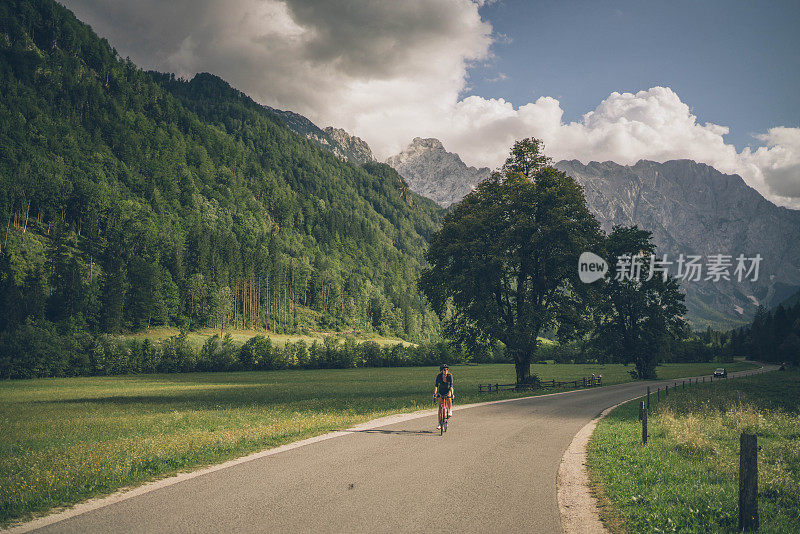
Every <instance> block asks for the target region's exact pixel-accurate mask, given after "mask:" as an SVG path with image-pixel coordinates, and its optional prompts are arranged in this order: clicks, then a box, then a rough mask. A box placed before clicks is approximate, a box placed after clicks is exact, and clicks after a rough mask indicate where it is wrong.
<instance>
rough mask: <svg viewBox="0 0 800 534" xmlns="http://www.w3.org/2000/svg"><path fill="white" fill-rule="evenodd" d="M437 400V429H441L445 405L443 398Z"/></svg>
mask: <svg viewBox="0 0 800 534" xmlns="http://www.w3.org/2000/svg"><path fill="white" fill-rule="evenodd" d="M438 400H439V427H441V426H442V421H444V410H445V409H446V408H445V403H444V397H442V396H438ZM437 428H438V427H437Z"/></svg>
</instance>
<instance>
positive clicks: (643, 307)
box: [595, 226, 686, 378]
mask: <svg viewBox="0 0 800 534" xmlns="http://www.w3.org/2000/svg"><path fill="white" fill-rule="evenodd" d="M650 239H651V233H650V232H648V231H646V230H640V229H639V228H637V227H636V226H632V227H625V226H616V227H614V229H613V230H612V232H611V234H609V236H608V237H607V238H606V242H605V251H606V259H607V261H608V262H609V264H610V265H611V266H612V271H616V273H615V274H614V273H612V275H610V276H607V277H606V278H605V279H604V280H603V281H602V282H601V285H600V287H599V288H598V289H599V290H600V293H601V298H600V299H598V307H597V309H596V315H595V317H596V320H597V328H596V330H595V334H596V336H597V341H598V342H599V343H600V345H601V346H602V347H603V348H604V349H605V350H606V351H608V352H609V353H610V354H611V356H612V358H613V359H614V360H615V361H618V362H622V363H625V364H628V363H635V364H636V372H637V374H638V376H639V378H655V368H656V366H657V365H658V363H659V362H660V361H661V357H662V356H663V351H664V350H665V347H667V346H669V345H668V343H665V341H666V339H667V337H668V336H671V335H678V334H679V332H680V331H682V330H683V328H684V327H685V322H684V320H683V318H682V316H683V314H685V313H686V306H684V304H683V294H682V293H681V292H680V291H679V289H678V283H677V281H676V280H675V279H674V278H672V277H671V276H668V275H667V274H666V273H665V272H664V271H663V269H666V268H667V267H668V265H667V264H666V263H661V264H658V263H651V257H653V255H654V254H655V245H654V244H653V243H652V242H651V240H650ZM656 259H659V260H660V259H661V258H658V257H656ZM665 261H666V260H665ZM614 267H616V269H615V268H614Z"/></svg>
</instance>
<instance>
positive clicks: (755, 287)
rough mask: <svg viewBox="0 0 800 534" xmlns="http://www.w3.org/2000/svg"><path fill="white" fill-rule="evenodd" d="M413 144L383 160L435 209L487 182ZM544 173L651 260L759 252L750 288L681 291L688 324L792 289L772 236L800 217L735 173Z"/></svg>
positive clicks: (648, 165) (569, 165)
mask: <svg viewBox="0 0 800 534" xmlns="http://www.w3.org/2000/svg"><path fill="white" fill-rule="evenodd" d="M420 141H422V140H420V139H419V138H417V139H416V140H415V141H413V142H412V144H411V145H409V148H408V149H406V150H405V151H404V152H402V153H401V154H398V155H397V156H393V157H391V158H389V159H388V160H387V162H388V163H390V164H393V163H394V164H395V165H396V168H397V170H398V172H399V173H400V174H401V175H403V177H404V178H405V179H406V181H407V182H408V183H409V186H410V187H411V188H412V189H413V190H415V191H416V192H418V193H420V194H422V195H423V196H428V197H429V198H432V199H433V200H435V201H437V203H438V204H440V205H447V206H449V205H451V204H452V203H454V202H457V201H459V200H460V199H461V198H462V197H463V196H464V195H466V194H467V193H469V191H471V190H472V188H474V187H475V186H476V185H477V184H478V183H479V182H480V181H481V180H482V179H485V178H486V177H488V176H489V174H490V171H489V169H488V168H484V169H480V171H481V172H480V173H472V174H466V173H463V172H461V169H462V167H460V166H457V167H454V166H453V164H452V162H453V161H458V162H461V159H460V157H458V155H457V154H454V153H449V152H446V150H445V149H444V147H443V145H442V144H441V142H439V141H438V140H436V139H427V140H424V142H420ZM431 154H433V155H434V157H432V156H431ZM401 155H402V156H403V157H400V156H401ZM461 165H463V166H464V167H466V165H465V164H463V162H461ZM553 165H554V167H556V168H557V169H559V170H562V171H564V172H566V173H567V174H569V175H571V176H572V177H573V178H575V179H576V181H578V183H580V184H581V186H583V188H584V192H585V195H586V200H587V204H588V206H589V208H590V209H591V210H592V212H593V213H594V214H595V216H596V217H597V218H598V220H599V222H600V223H601V225H602V227H603V229H604V230H605V231H606V232H609V231H611V229H612V228H613V226H614V225H617V224H619V225H632V224H636V225H638V226H639V227H640V228H643V229H647V230H649V231H651V232H653V239H654V242H655V243H656V245H657V246H658V247H659V251H660V253H666V254H668V255H672V256H673V257H674V255H675V254H685V255H689V254H702V255H704V256H708V255H711V254H733V255H734V256H735V255H737V254H739V253H743V254H746V255H752V254H756V253H763V254H762V255H763V256H764V260H763V263H762V269H764V272H762V274H761V276H762V278H761V279H760V281H759V282H757V283H753V284H738V285H737V284H733V283H729V282H724V281H723V282H722V283H718V284H712V283H710V282H705V281H700V282H697V283H695V282H688V283H684V286H685V289H686V293H687V304H688V307H689V314H688V318H689V320H690V322H692V323H693V324H695V325H696V326H704V325H707V324H711V325H713V326H717V327H727V326H735V325H738V324H743V323H744V322H746V321H747V320H748V318H749V317H751V316H752V314H753V313H754V312H755V309H756V307H757V304H758V303H765V304H766V305H769V304H775V303H777V302H779V301H780V300H782V299H784V298H786V297H788V296H789V295H791V294H792V292H793V291H794V290H796V288H797V287H798V286H800V269H798V268H797V267H796V266H798V265H800V253H798V252H796V251H795V250H794V249H793V248H792V247H791V240H790V239H787V238H786V237H784V238H783V239H782V240H775V239H774V238H773V236H775V235H778V236H797V237H798V238H800V211H796V210H791V209H789V208H786V207H782V206H776V205H775V204H773V203H772V202H770V201H769V200H767V199H765V198H764V197H763V196H761V194H760V193H758V191H756V190H755V189H753V188H752V187H750V186H748V185H747V184H746V182H745V181H744V180H743V179H742V177H741V176H739V175H735V174H734V175H728V174H724V173H721V172H719V171H717V170H716V169H714V168H713V167H712V166H710V165H707V164H705V163H697V162H694V161H692V160H689V159H679V160H669V161H666V162H655V161H650V160H646V159H641V160H639V161H638V162H636V163H635V164H633V165H622V164H619V163H616V162H613V161H605V162H598V161H591V162H589V163H586V164H584V163H582V162H581V161H579V160H576V159H574V160H562V161H559V162H557V163H554V164H553ZM473 169H474V168H473Z"/></svg>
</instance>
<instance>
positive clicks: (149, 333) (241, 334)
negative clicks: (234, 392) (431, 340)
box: [118, 326, 413, 350]
mask: <svg viewBox="0 0 800 534" xmlns="http://www.w3.org/2000/svg"><path fill="white" fill-rule="evenodd" d="M179 333H180V331H179V330H178V329H177V328H173V327H169V326H162V327H156V328H151V329H150V330H146V331H144V332H137V333H135V334H125V335H121V336H118V337H119V338H120V339H136V340H139V341H141V340H143V339H149V340H150V341H163V340H165V339H167V338H168V337H172V336H177V335H178V334H179ZM219 333H220V331H219V330H215V329H212V328H202V329H200V330H193V331H191V332H188V335H187V339H188V340H189V343H190V344H191V345H192V347H194V348H195V349H196V350H200V348H201V347H202V346H203V343H205V342H206V340H208V338H210V337H211V336H213V335H215V334H219ZM224 333H226V334H230V335H231V337H232V338H233V341H234V342H235V343H236V344H237V345H244V344H245V342H247V340H248V339H250V338H251V337H253V336H264V337H268V338H270V339H271V340H272V343H273V344H275V345H277V346H280V347H282V346H284V345H285V344H286V342H287V341H290V342H292V343H296V342H298V341H305V342H306V343H308V344H309V345H311V343H313V342H314V341H317V342H319V343H322V341H323V340H324V339H325V338H326V337H328V336H335V337H337V338H338V339H341V340H342V341H344V338H345V334H342V333H340V332H309V333H308V334H276V333H275V332H265V331H263V330H258V331H257V330H232V329H226V330H225V331H224ZM348 335H350V336H352V337H353V338H354V339H355V340H356V341H357V342H359V343H361V342H364V341H374V342H375V343H377V344H378V345H380V346H385V345H396V344H398V343H400V344H402V345H406V346H408V345H413V343H410V342H408V341H404V340H402V339H397V338H391V337H383V336H380V335H378V334H370V333H364V332H352V333H350V334H348Z"/></svg>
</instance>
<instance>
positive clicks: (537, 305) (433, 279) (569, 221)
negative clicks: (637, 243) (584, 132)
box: [420, 139, 601, 385]
mask: <svg viewBox="0 0 800 534" xmlns="http://www.w3.org/2000/svg"><path fill="white" fill-rule="evenodd" d="M548 163H549V160H548V158H546V157H545V156H544V155H543V154H542V143H541V141H539V140H537V139H525V140H522V141H518V142H517V143H515V144H514V147H513V148H512V150H511V155H510V157H509V158H508V160H507V161H506V163H505V165H504V166H503V168H502V169H501V171H499V172H495V173H493V174H492V176H491V177H490V178H488V179H487V180H485V181H484V182H482V183H481V184H479V185H478V186H477V188H476V189H475V190H474V191H472V192H471V193H470V194H469V195H467V196H466V197H464V199H463V200H462V201H461V202H460V203H459V204H458V205H457V206H456V207H455V209H454V210H453V211H452V212H451V213H449V214H448V215H447V216H446V217H445V219H444V222H443V226H442V228H441V230H439V231H438V232H437V233H436V234H434V235H433V237H432V239H431V242H430V248H429V250H428V253H427V260H428V263H429V265H430V267H429V268H427V269H426V270H425V271H424V272H423V274H422V277H421V280H420V285H421V287H422V289H423V291H424V292H425V294H426V295H427V296H428V298H429V300H430V301H431V303H432V304H433V306H434V308H435V309H436V310H437V312H438V313H439V314H440V315H442V316H444V317H445V318H446V320H445V329H446V334H447V335H448V336H449V337H450V338H451V339H454V340H458V341H461V342H466V343H468V344H470V345H474V344H476V343H480V342H484V343H485V342H492V341H498V340H499V341H501V342H503V343H504V344H505V346H506V349H507V351H508V352H509V353H510V355H511V356H512V357H513V359H514V362H515V365H516V373H517V384H518V385H519V384H525V383H528V382H530V381H531V374H530V362H531V359H532V357H533V355H534V354H535V352H536V345H537V338H538V335H539V333H540V332H541V331H542V330H543V329H544V328H547V327H549V326H551V325H552V324H553V323H554V321H555V320H556V319H557V317H559V316H560V315H564V314H566V313H567V312H569V311H570V310H580V309H581V308H582V304H581V302H582V296H583V293H584V292H585V291H586V289H587V287H586V286H585V285H584V284H581V283H580V282H579V281H578V269H577V266H578V257H579V256H580V254H581V253H582V252H583V251H585V250H592V249H594V248H596V246H597V245H598V244H599V242H600V241H601V233H600V230H599V225H598V223H597V221H596V220H595V218H594V217H593V216H592V214H591V213H590V212H589V210H588V209H587V207H586V200H585V198H584V195H583V189H582V188H581V187H580V186H579V185H578V184H577V183H576V182H575V180H574V179H572V178H571V177H569V176H567V175H566V174H564V173H563V172H561V171H558V170H556V169H554V168H553V167H551V166H549V165H548Z"/></svg>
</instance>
